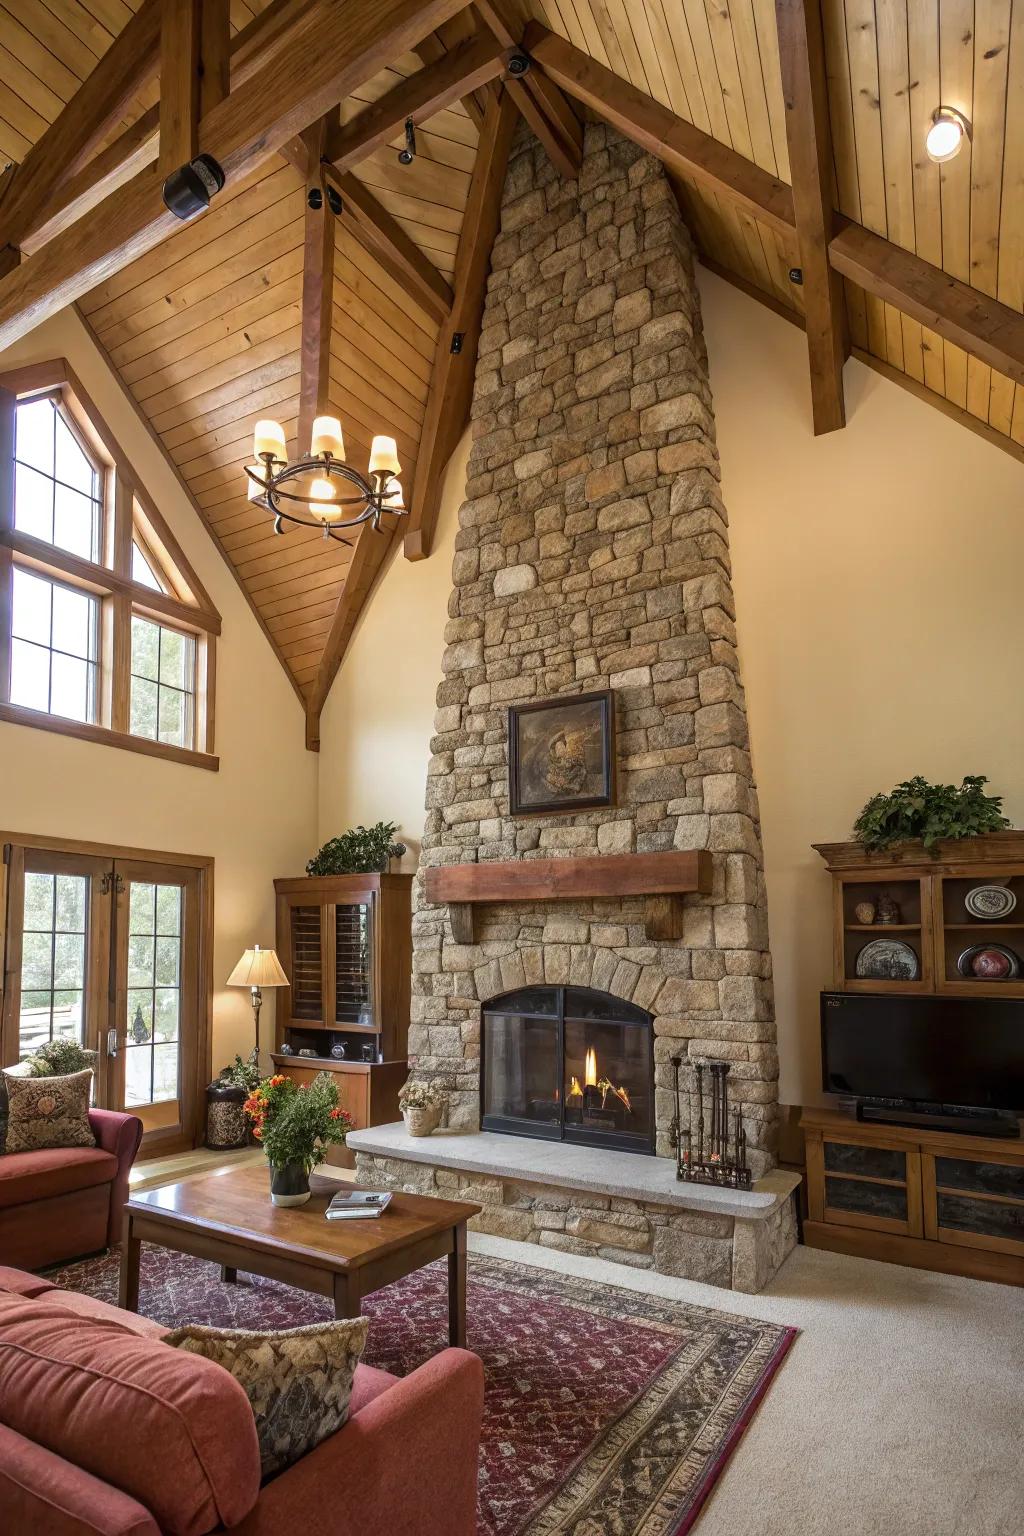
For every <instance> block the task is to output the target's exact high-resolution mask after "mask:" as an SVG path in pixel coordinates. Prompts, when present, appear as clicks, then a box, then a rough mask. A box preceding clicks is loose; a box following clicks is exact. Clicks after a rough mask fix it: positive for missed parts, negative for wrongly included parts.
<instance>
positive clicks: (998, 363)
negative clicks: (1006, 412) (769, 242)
mask: <svg viewBox="0 0 1024 1536" xmlns="http://www.w3.org/2000/svg"><path fill="white" fill-rule="evenodd" d="M829 260H830V261H831V263H832V265H833V267H834V268H835V270H836V271H837V272H839V273H842V275H843V277H848V278H850V279H851V281H852V282H855V283H857V284H858V285H859V286H860V287H861V288H864V289H866V290H867V292H868V293H873V294H875V296H876V297H877V298H879V299H882V300H884V302H885V303H886V304H893V305H895V307H896V308H897V309H900V310H902V311H903V313H904V314H905V315H910V316H911V317H912V318H913V319H914V320H919V321H920V322H921V324H922V325H925V326H927V327H928V329H929V330H931V331H935V332H936V333H937V334H938V335H939V336H941V337H942V338H943V339H944V340H945V341H950V342H953V343H954V345H955V346H958V347H963V349H964V351H965V352H968V353H970V355H971V356H972V357H976V358H978V359H979V360H980V361H981V362H983V363H987V364H988V366H989V367H990V368H995V369H996V370H997V372H999V373H1004V374H1006V376H1007V378H1010V379H1013V381H1014V383H1015V384H1020V385H1024V315H1022V314H1020V312H1019V311H1018V310H1016V309H1010V308H1008V306H1007V305H1005V304H1000V302H999V300H998V299H992V298H989V296H988V294H985V293H981V292H980V290H979V289H977V288H971V287H970V286H969V285H968V284H967V283H962V282H960V280H959V279H958V278H955V277H951V276H950V275H949V273H948V272H943V271H942V270H941V269H940V268H939V267H933V266H932V265H931V263H930V262H927V261H922V260H921V258H920V256H915V255H913V253H912V252H911V251H904V250H903V249H902V248H901V247H900V246H897V245H893V244H892V242H891V241H889V240H883V239H882V237H881V236H880V235H874V234H872V233H871V231H870V230H869V229H864V228H863V227H862V226H861V225H860V224H852V223H849V222H848V221H846V220H841V221H840V224H839V228H838V231H837V233H836V234H835V235H834V236H833V238H832V241H831V242H830V244H829Z"/></svg>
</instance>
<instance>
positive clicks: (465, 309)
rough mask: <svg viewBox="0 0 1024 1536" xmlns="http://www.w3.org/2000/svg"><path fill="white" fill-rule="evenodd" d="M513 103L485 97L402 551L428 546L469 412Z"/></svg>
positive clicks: (412, 554)
mask: <svg viewBox="0 0 1024 1536" xmlns="http://www.w3.org/2000/svg"><path fill="white" fill-rule="evenodd" d="M516 111H517V109H516V106H515V103H514V102H513V101H512V99H511V97H510V96H509V95H508V94H507V93H506V92H505V91H504V90H503V91H502V92H501V94H500V95H498V96H494V97H492V98H491V100H490V101H489V102H488V104H487V114H486V117H485V119H484V132H483V134H482V136H481V139H480V149H479V151H478V153H477V160H476V165H475V167H474V169H473V179H472V182H471V183H470V189H469V200H468V202H467V204H466V211H465V214H464V215H463V219H462V232H461V234H460V235H459V248H458V253H457V255H456V258H455V303H454V306H453V308H452V312H451V314H450V315H449V316H448V317H447V319H446V320H445V322H444V324H443V325H442V326H441V330H440V332H439V333H438V338H437V349H436V351H435V353H434V364H433V369H432V371H431V376H430V393H429V395H428V397H427V409H426V414H425V415H424V418H423V429H422V432H421V435H420V449H419V456H418V458H417V461H416V480H415V484H414V486H413V495H412V504H411V506H410V510H409V523H408V528H407V531H406V535H405V553H406V555H407V557H408V558H409V559H410V560H422V559H424V558H425V557H426V556H427V555H429V553H430V546H431V543H432V540H433V537H434V529H435V527H436V524H437V514H438V508H439V505H440V495H441V480H442V477H443V475H444V469H445V465H446V464H447V463H448V460H449V459H450V458H451V456H452V453H453V452H454V449H455V446H456V444H457V443H458V441H459V438H460V436H461V435H462V431H463V428H464V427H465V425H466V422H467V420H468V419H469V407H470V404H471V400H472V394H473V375H474V372H475V369H476V353H477V345H478V342H479V339H480V321H481V317H482V315H483V307H484V292H485V289H486V286H487V269H488V267H489V266H490V261H491V247H492V246H493V244H494V241H495V237H496V235H497V233H498V222H499V219H500V215H501V194H502V189H503V187H504V184H505V172H506V169H507V167H508V156H509V149H510V147H511V143H512V131H513V128H514V126H515V118H516Z"/></svg>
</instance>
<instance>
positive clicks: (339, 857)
mask: <svg viewBox="0 0 1024 1536" xmlns="http://www.w3.org/2000/svg"><path fill="white" fill-rule="evenodd" d="M397 830H398V824H397V823H396V822H394V821H378V822H377V824H376V826H373V827H363V826H358V827H351V828H350V829H349V831H348V832H343V833H342V834H341V836H340V837H332V838H331V840H330V841H329V842H327V843H324V845H323V847H322V848H320V849H319V850H318V851H317V852H316V853H315V854H314V855H313V857H312V858H311V859H310V861H309V863H308V864H307V865H306V874H307V875H376V874H384V873H385V872H386V870H387V867H388V864H389V863H390V862H391V860H392V859H400V858H401V857H402V855H403V853H405V851H406V849H405V844H404V843H396V842H395V841H394V836H395V833H396V832H397Z"/></svg>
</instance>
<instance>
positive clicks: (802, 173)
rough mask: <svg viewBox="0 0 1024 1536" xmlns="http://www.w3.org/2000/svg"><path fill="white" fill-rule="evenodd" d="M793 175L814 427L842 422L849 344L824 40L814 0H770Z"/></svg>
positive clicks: (832, 427)
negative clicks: (835, 229)
mask: <svg viewBox="0 0 1024 1536" xmlns="http://www.w3.org/2000/svg"><path fill="white" fill-rule="evenodd" d="M775 16H776V23H777V26H778V32H779V56H780V59H781V63H782V94H783V100H784V102H785V107H786V138H787V140H788V143H789V163H790V171H791V174H792V177H793V211H794V214H795V216H796V236H797V247H798V250H799V252H800V269H801V273H802V278H803V291H804V313H805V315H806V319H807V354H808V360H809V363H810V371H811V410H812V416H813V420H814V430H815V432H816V433H821V432H834V431H835V430H836V428H838V427H843V426H845V425H846V405H845V401H844V398H843V363H844V362H845V361H846V357H847V354H848V352H849V339H848V337H847V331H846V302H845V298H844V295H843V282H842V278H841V277H840V276H839V274H838V272H836V271H834V270H833V268H832V267H831V266H830V265H829V257H828V242H829V239H830V237H831V234H832V224H833V219H834V214H833V209H832V134H831V129H830V127H829V113H828V85H827V81H826V77H825V43H824V39H823V37H822V31H821V12H820V10H819V9H818V0H775Z"/></svg>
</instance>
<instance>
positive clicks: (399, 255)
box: [325, 167, 454, 321]
mask: <svg viewBox="0 0 1024 1536" xmlns="http://www.w3.org/2000/svg"><path fill="white" fill-rule="evenodd" d="M325 174H326V175H327V177H328V179H329V180H330V181H332V182H333V184H334V185H335V186H336V187H337V189H338V191H339V192H340V193H341V203H342V209H341V219H342V222H343V223H344V224H345V225H346V226H347V228H349V229H350V230H351V231H352V233H353V234H354V235H355V237H356V239H357V240H358V241H359V243H360V244H361V245H364V246H365V247H366V249H367V250H368V251H369V252H370V253H371V255H373V256H374V257H375V259H376V260H377V261H379V262H380V264H381V266H382V267H384V269H385V270H386V271H387V272H389V273H390V274H391V276H392V277H394V278H395V279H396V280H397V281H398V282H400V283H402V284H403V286H405V287H407V288H408V290H409V292H410V293H411V294H412V296H413V298H414V299H415V300H416V302H417V304H420V305H422V306H423V308H424V309H425V310H427V312H428V314H431V315H433V317H434V319H435V320H438V321H444V320H445V319H447V317H448V315H449V314H450V313H451V308H452V304H453V303H454V297H453V294H452V290H451V288H450V287H449V286H448V284H447V283H446V282H445V280H444V278H443V277H442V276H441V274H440V272H439V271H438V270H437V268H436V267H435V266H434V264H433V263H432V262H431V261H429V260H428V259H427V257H426V256H424V254H423V252H422V251H421V250H420V248H419V246H418V245H417V244H416V243H415V241H413V240H410V238H409V236H408V235H407V234H406V233H405V230H404V229H403V228H402V226H401V224H399V222H398V220H397V219H393V218H392V217H391V215H390V213H388V212H387V210H386V209H385V208H382V207H381V205H380V203H379V202H378V201H377V199H376V198H375V197H374V195H373V193H372V192H371V191H370V190H369V188H367V187H364V186H363V184H362V182H361V181H359V180H357V178H356V177H355V176H353V175H352V173H351V171H346V172H344V173H338V172H335V171H333V170H331V169H330V168H329V167H325Z"/></svg>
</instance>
